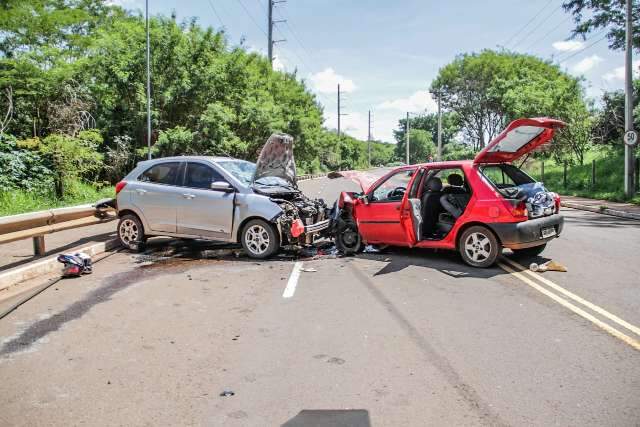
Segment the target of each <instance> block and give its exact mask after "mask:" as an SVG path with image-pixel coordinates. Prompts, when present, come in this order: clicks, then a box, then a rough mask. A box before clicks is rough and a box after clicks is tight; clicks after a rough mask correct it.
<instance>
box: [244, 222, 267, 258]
mask: <svg viewBox="0 0 640 427" xmlns="http://www.w3.org/2000/svg"><path fill="white" fill-rule="evenodd" d="M244 239H245V242H246V244H247V247H248V248H249V249H250V250H251V252H253V253H254V254H256V255H262V254H263V253H265V252H266V251H267V249H269V242H270V240H269V232H268V231H267V229H266V228H264V227H263V226H262V225H259V224H254V225H252V226H251V227H249V228H248V229H247V231H246V232H245V235H244Z"/></svg>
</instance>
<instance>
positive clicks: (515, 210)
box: [503, 199, 529, 219]
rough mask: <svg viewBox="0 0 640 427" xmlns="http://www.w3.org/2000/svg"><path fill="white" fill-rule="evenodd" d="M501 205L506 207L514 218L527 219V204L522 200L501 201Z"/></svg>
mask: <svg viewBox="0 0 640 427" xmlns="http://www.w3.org/2000/svg"><path fill="white" fill-rule="evenodd" d="M503 204H504V205H505V206H506V208H507V210H508V211H509V213H510V214H511V215H513V216H514V217H516V218H523V219H526V218H529V212H528V211H527V204H526V203H525V201H524V200H513V199H507V200H503Z"/></svg>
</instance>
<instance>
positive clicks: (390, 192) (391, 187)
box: [371, 169, 415, 202]
mask: <svg viewBox="0 0 640 427" xmlns="http://www.w3.org/2000/svg"><path fill="white" fill-rule="evenodd" d="M414 173H415V169H411V170H405V171H400V172H397V173H395V174H394V175H391V176H390V177H389V178H387V180H386V181H384V182H383V183H382V184H380V185H379V186H378V187H377V188H376V189H375V190H373V194H372V195H371V201H373V202H392V201H400V200H402V198H403V197H404V193H405V191H406V190H407V185H409V181H410V180H411V177H412V176H413V174H414Z"/></svg>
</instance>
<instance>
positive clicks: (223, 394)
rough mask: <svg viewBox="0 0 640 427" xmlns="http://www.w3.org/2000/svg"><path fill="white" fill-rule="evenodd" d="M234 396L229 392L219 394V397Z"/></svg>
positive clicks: (224, 391)
mask: <svg viewBox="0 0 640 427" xmlns="http://www.w3.org/2000/svg"><path fill="white" fill-rule="evenodd" d="M234 395H235V393H234V392H232V391H231V390H223V391H222V393H220V397H231V396H234Z"/></svg>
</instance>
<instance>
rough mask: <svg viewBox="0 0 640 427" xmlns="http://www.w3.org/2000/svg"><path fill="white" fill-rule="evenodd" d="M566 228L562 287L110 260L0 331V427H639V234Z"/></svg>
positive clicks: (199, 259) (485, 276) (499, 274)
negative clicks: (26, 426)
mask: <svg viewBox="0 0 640 427" xmlns="http://www.w3.org/2000/svg"><path fill="white" fill-rule="evenodd" d="M351 185H352V184H350V183H346V182H344V181H342V180H336V181H328V180H325V179H320V180H314V181H307V182H305V183H304V184H303V187H304V189H305V191H306V192H307V193H308V194H310V195H318V194H320V195H322V196H325V197H326V198H328V199H333V198H334V197H335V196H336V194H337V192H338V190H339V189H340V188H344V187H345V186H347V187H349V186H351ZM564 214H565V215H566V221H567V224H566V227H565V232H564V234H563V235H562V236H561V238H560V239H557V240H556V241H554V242H552V243H551V244H550V245H549V246H548V248H547V250H546V251H545V252H544V253H543V259H554V260H556V261H558V262H561V263H562V264H564V265H565V266H567V268H568V270H569V271H568V272H566V273H559V272H547V273H543V274H540V275H536V274H529V273H526V272H518V271H519V270H521V269H520V267H518V266H517V265H516V264H513V263H512V262H513V261H512V260H510V259H509V257H505V258H504V259H503V260H501V262H500V265H501V266H502V267H501V266H500V265H498V266H496V267H494V268H491V269H485V270H482V269H473V268H470V267H467V266H465V265H464V264H463V263H462V261H461V260H460V259H459V258H458V256H457V255H456V254H454V253H448V252H442V251H441V252H434V251H428V250H403V249H389V250H387V251H385V252H383V253H375V252H373V253H365V254H362V255H359V256H357V257H348V258H336V257H333V256H321V257H319V258H316V259H294V258H291V257H290V256H289V255H288V254H283V256H281V257H278V258H275V259H273V260H269V261H265V262H255V261H252V260H249V259H247V258H244V257H243V256H240V257H236V255H234V251H233V250H231V251H230V250H229V248H224V247H219V246H217V245H213V244H206V243H190V242H185V241H173V240H157V241H155V242H153V243H152V245H151V247H150V249H149V251H148V252H147V253H145V254H130V253H125V252H120V253H116V254H114V255H112V256H110V257H108V258H106V259H104V260H103V261H101V262H99V263H97V264H96V265H95V272H94V273H93V275H91V276H85V277H82V278H80V279H73V280H63V281H60V282H58V283H57V284H56V285H54V286H52V287H51V288H49V289H48V290H47V291H45V292H43V293H42V294H40V295H39V296H37V297H36V298H34V299H33V300H31V301H30V302H28V303H27V304H25V305H23V306H22V307H20V308H19V309H18V310H16V311H15V312H13V313H12V314H11V315H9V316H8V317H6V318H4V319H2V320H0V342H1V344H0V378H1V381H0V424H1V425H12V426H13V425H65V426H66V425H82V424H84V425H215V426H218V425H225V426H271V425H282V424H285V423H287V424H285V425H288V426H295V425H324V424H313V422H320V421H326V420H328V419H331V420H333V421H334V422H335V424H331V425H353V426H368V425H372V426H400V425H403V426H404V425H417V426H421V425H545V426H546V425H563V426H565V425H571V426H584V425H598V426H601V425H616V426H624V425H638V424H639V422H640V421H639V420H640V344H639V342H640V330H639V329H638V328H637V325H640V291H639V290H638V286H639V285H640V283H639V282H638V277H640V262H638V260H639V259H638V253H639V252H640V223H638V222H632V221H627V220H621V219H616V218H612V217H607V216H602V215H598V214H591V213H584V212H580V211H574V210H569V209H567V210H565V211H564ZM540 260H541V259H538V260H537V261H540ZM531 261H533V260H519V261H518V262H519V263H520V264H521V265H528V263H529V262H531ZM296 275H299V278H298V280H297V281H296V280H295V277H296ZM292 276H293V279H292ZM294 285H295V287H294ZM283 295H285V296H286V298H285V297H283ZM634 325H635V326H634ZM223 391H228V392H231V393H233V395H229V396H221V395H220V394H221V393H222V392H223ZM231 393H228V394H231ZM338 420H341V421H342V422H343V424H337V422H338Z"/></svg>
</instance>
